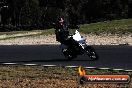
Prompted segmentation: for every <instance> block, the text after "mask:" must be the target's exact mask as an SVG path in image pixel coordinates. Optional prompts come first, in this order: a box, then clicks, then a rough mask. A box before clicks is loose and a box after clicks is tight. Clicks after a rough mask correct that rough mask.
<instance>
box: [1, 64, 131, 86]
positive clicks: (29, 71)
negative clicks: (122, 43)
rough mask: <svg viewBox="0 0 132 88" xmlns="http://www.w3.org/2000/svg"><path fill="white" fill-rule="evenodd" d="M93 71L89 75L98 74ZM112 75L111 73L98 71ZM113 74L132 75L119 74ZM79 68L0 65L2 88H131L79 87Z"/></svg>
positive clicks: (87, 84) (88, 84) (89, 71)
mask: <svg viewBox="0 0 132 88" xmlns="http://www.w3.org/2000/svg"><path fill="white" fill-rule="evenodd" d="M94 71H95V70H94ZM94 71H93V70H92V69H91V70H87V71H86V73H87V74H89V73H90V74H96V72H97V70H96V72H94ZM98 72H99V73H100V74H102V73H103V74H110V73H112V72H111V71H101V70H99V71H98ZM113 74H130V75H131V74H132V73H123V72H121V73H118V72H113ZM77 79H78V70H77V68H64V67H43V66H23V65H22V66H21V65H4V66H3V65H0V88H131V86H132V85H131V83H130V84H108V83H107V84H104V83H101V84H97V83H96V84H90V83H86V84H83V85H79V84H78V83H77V82H78V81H77Z"/></svg>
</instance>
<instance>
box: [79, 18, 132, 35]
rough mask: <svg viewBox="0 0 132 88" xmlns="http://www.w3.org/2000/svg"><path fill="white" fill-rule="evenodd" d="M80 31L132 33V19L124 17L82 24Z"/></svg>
mask: <svg viewBox="0 0 132 88" xmlns="http://www.w3.org/2000/svg"><path fill="white" fill-rule="evenodd" d="M80 31H81V32H83V33H85V34H87V33H97V34H99V33H112V34H125V33H132V19H122V20H113V21H104V22H97V23H91V24H84V25H80Z"/></svg>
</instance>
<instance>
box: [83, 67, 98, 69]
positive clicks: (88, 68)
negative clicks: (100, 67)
mask: <svg viewBox="0 0 132 88" xmlns="http://www.w3.org/2000/svg"><path fill="white" fill-rule="evenodd" d="M84 68H85V69H96V67H84Z"/></svg>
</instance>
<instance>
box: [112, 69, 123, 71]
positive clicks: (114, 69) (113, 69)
mask: <svg viewBox="0 0 132 88" xmlns="http://www.w3.org/2000/svg"><path fill="white" fill-rule="evenodd" d="M113 70H114V71H123V70H124V69H113Z"/></svg>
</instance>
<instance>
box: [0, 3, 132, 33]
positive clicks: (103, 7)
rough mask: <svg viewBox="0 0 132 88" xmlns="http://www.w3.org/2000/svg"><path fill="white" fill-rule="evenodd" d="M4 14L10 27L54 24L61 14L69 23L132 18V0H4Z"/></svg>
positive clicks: (3, 23) (1, 5)
mask: <svg viewBox="0 0 132 88" xmlns="http://www.w3.org/2000/svg"><path fill="white" fill-rule="evenodd" d="M4 6H8V7H4ZM0 15H1V22H0V24H1V26H4V27H10V29H8V30H27V27H28V29H29V28H50V27H52V23H53V22H55V21H56V20H57V18H58V17H60V16H63V17H64V18H65V19H66V21H67V22H68V23H69V24H75V25H76V24H86V23H94V22H99V21H105V20H115V19H124V18H132V0H0ZM11 28H12V29H11ZM15 28H17V29H15ZM0 30H1V31H2V30H4V29H2V28H1V29H0Z"/></svg>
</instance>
